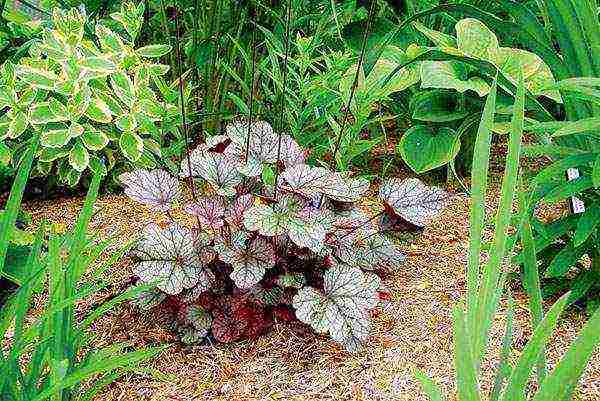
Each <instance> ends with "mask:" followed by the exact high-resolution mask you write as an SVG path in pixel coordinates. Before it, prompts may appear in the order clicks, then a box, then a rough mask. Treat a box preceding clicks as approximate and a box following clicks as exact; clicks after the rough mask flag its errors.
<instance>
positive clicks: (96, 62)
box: [81, 56, 117, 77]
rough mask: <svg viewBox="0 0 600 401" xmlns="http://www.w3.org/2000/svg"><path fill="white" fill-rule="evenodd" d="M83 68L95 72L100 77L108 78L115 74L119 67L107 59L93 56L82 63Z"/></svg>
mask: <svg viewBox="0 0 600 401" xmlns="http://www.w3.org/2000/svg"><path fill="white" fill-rule="evenodd" d="M81 67H83V68H86V69H88V70H91V71H93V72H94V73H96V74H99V75H98V77H100V76H106V75H109V74H111V73H113V72H114V71H115V70H116V69H117V66H116V65H115V63H113V62H112V61H111V60H109V59H108V58H107V57H99V56H91V57H86V58H84V59H83V60H82V61H81Z"/></svg>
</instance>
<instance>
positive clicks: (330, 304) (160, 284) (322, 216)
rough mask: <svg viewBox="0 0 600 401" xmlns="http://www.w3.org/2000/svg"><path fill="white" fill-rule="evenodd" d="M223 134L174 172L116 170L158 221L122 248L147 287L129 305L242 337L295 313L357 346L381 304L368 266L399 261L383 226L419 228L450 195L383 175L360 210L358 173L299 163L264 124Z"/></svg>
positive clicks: (187, 329)
mask: <svg viewBox="0 0 600 401" xmlns="http://www.w3.org/2000/svg"><path fill="white" fill-rule="evenodd" d="M225 132H226V134H225V135H220V136H213V137H210V138H209V139H208V140H207V142H206V143H205V144H202V145H200V146H199V147H198V148H196V149H195V150H193V151H192V152H190V154H189V155H188V157H184V159H183V161H182V163H181V172H180V177H174V176H171V175H170V174H169V173H167V172H166V171H163V170H137V171H133V172H131V173H125V174H122V175H121V176H120V181H121V182H122V184H123V186H124V187H125V193H126V194H127V195H128V196H130V197H131V198H132V199H134V200H136V201H138V202H141V203H144V204H146V205H148V206H150V207H151V208H152V209H154V210H155V211H158V212H163V213H164V214H165V216H166V217H167V219H166V220H167V221H168V222H169V223H168V224H155V223H154V222H152V223H150V224H149V225H147V227H146V228H145V230H144V233H143V235H142V238H141V239H140V240H139V243H138V244H137V246H136V247H135V249H134V250H133V255H134V257H135V259H136V264H135V265H134V267H133V271H134V274H135V275H136V276H137V277H138V278H139V280H140V281H141V282H144V283H153V284H155V285H156V288H155V289H154V290H152V291H149V292H147V293H145V294H144V296H143V297H142V298H140V299H139V305H140V306H142V307H143V308H144V309H148V308H163V309H161V310H163V311H164V310H168V311H170V312H172V313H173V316H174V317H175V320H174V321H175V322H176V324H175V327H176V328H177V330H178V331H179V333H180V334H181V335H182V338H183V340H184V341H189V342H195V341H200V340H202V339H203V338H205V337H206V336H209V335H212V336H213V337H214V338H215V339H216V340H218V341H222V342H230V341H234V340H238V339H243V338H252V337H254V336H256V335H258V334H260V333H262V332H264V331H265V330H266V329H267V328H268V327H269V326H270V324H271V323H272V321H273V320H274V318H282V319H291V318H293V316H294V313H293V312H294V311H295V316H296V317H297V319H299V320H301V321H302V322H304V323H306V324H309V325H310V326H311V327H312V328H313V329H314V330H315V331H317V332H319V333H328V334H329V335H330V336H331V337H332V338H333V339H335V340H336V341H338V342H340V343H342V344H343V345H344V346H345V347H346V348H347V349H349V350H355V349H357V348H358V346H359V345H360V343H361V342H362V341H364V340H365V339H366V337H367V336H368V334H369V322H370V314H371V312H372V311H373V309H374V308H376V307H377V306H378V304H379V302H380V296H381V293H380V292H381V291H382V286H381V281H380V278H379V276H378V273H381V272H383V271H386V270H388V271H389V270H395V269H398V268H400V266H401V265H402V263H403V261H404V259H405V257H404V255H403V254H402V252H400V250H399V249H398V247H397V245H396V244H395V243H394V242H393V241H392V240H391V239H390V238H388V237H387V236H386V234H385V233H384V231H385V230H389V229H393V228H394V227H396V226H397V223H399V222H403V223H404V226H407V225H410V226H412V227H424V226H425V225H426V224H428V223H429V222H430V220H431V219H432V218H433V217H434V216H435V215H436V214H437V213H438V212H439V211H440V210H441V209H442V208H443V206H444V204H445V202H446V200H447V198H448V196H449V195H448V194H447V193H446V192H444V191H443V190H441V189H439V188H434V187H428V186H426V185H425V184H423V183H422V182H421V181H419V180H417V179H414V178H412V179H406V180H400V179H390V180H387V181H386V182H384V183H383V185H382V186H381V189H380V191H379V197H380V200H381V204H382V206H381V207H380V209H381V210H380V211H375V210H367V209H366V208H365V206H364V205H362V203H363V202H361V199H362V198H363V196H364V195H365V193H366V192H367V191H368V189H369V183H368V181H366V180H364V179H361V178H352V177H350V176H348V175H346V174H342V173H339V172H333V171H331V170H329V169H327V168H325V167H312V166H310V165H308V164H306V160H305V153H304V152H303V150H302V149H301V148H300V147H299V146H298V144H297V143H296V142H295V141H294V139H292V138H291V137H290V136H289V135H285V134H276V133H275V132H274V131H273V129H272V128H271V126H270V125H269V124H267V123H265V122H253V123H248V122H244V121H240V122H236V123H232V124H230V125H228V126H227V127H226V131H225ZM266 171H270V172H271V174H265V172H266ZM269 177H270V178H269ZM180 180H183V181H185V182H187V183H188V186H189V185H193V187H191V188H189V189H193V191H191V193H192V194H193V196H191V197H192V198H193V201H190V202H184V201H182V198H183V196H182V194H183V193H184V192H185V191H183V190H182V187H181V185H180ZM172 209H180V210H178V211H175V210H172ZM182 212H183V213H182ZM161 220H163V219H161Z"/></svg>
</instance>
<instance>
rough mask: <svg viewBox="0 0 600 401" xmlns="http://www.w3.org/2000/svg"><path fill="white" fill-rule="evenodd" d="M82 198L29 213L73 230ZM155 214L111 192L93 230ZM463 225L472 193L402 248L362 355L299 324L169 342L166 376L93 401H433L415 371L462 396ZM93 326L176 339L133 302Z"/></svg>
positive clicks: (598, 363) (120, 280)
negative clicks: (456, 309) (456, 349)
mask: <svg viewBox="0 0 600 401" xmlns="http://www.w3.org/2000/svg"><path fill="white" fill-rule="evenodd" d="M497 198H498V194H497V193H492V194H491V196H490V202H494V200H495V199H497ZM81 204H82V200H81V199H65V200H58V201H52V202H38V203H29V204H28V205H26V209H27V210H28V211H29V212H31V213H32V214H33V217H34V220H35V221H40V220H41V219H48V220H51V221H53V222H66V223H67V226H69V225H71V224H72V222H73V220H74V218H75V217H76V216H77V213H78V211H79V209H80V207H81ZM553 213H560V212H556V211H555V212H553ZM149 217H150V214H149V213H148V212H147V211H146V210H145V209H143V208H140V207H139V206H138V205H137V204H134V203H133V202H131V201H129V200H127V199H126V198H124V197H122V196H107V197H104V198H101V199H100V200H99V201H98V203H97V214H96V216H95V217H94V220H93V227H94V228H97V229H99V230H101V232H103V233H104V234H105V235H112V234H117V233H118V234H120V235H119V237H118V238H120V239H122V240H127V239H130V238H132V236H135V235H136V234H137V233H138V232H139V230H140V229H141V227H142V226H143V224H144V222H145V221H147V220H148V218H149ZM467 222H468V202H467V198H466V197H464V196H456V197H455V198H454V200H453V202H452V204H451V205H450V206H449V207H448V208H447V209H446V210H445V212H444V213H443V215H442V216H440V218H439V219H437V220H436V221H435V222H434V223H433V224H432V225H431V226H430V227H428V228H427V229H426V230H425V232H424V233H423V235H421V236H420V237H419V238H418V239H417V240H416V241H415V242H413V243H411V244H406V245H405V246H404V250H405V252H406V253H407V255H408V260H407V263H406V265H405V267H404V268H403V269H402V270H400V271H398V272H396V273H395V274H394V275H393V276H392V277H391V278H389V279H388V280H387V282H386V284H387V286H388V287H389V289H390V290H391V292H392V300H391V302H390V304H389V305H388V306H387V308H386V310H385V311H384V313H382V314H381V315H380V316H379V317H378V318H377V319H376V321H375V323H374V327H373V332H372V338H371V340H370V341H369V342H368V346H367V348H366V349H365V350H364V351H362V352H361V353H358V354H348V353H346V352H345V351H343V349H341V348H340V347H339V346H338V345H337V344H336V343H334V342H333V341H331V340H329V339H327V338H326V337H321V336H316V335H315V334H313V333H312V332H311V331H310V330H308V329H306V328H305V327H304V326H302V325H301V324H293V325H290V324H278V325H276V326H275V328H274V330H273V331H272V332H271V333H270V334H269V335H267V336H265V337H263V338H260V339H259V340H258V341H254V342H241V343H237V344H232V345H216V346H211V345H207V346H194V347H183V346H180V345H173V346H172V347H171V348H169V349H168V350H167V351H165V352H164V354H163V355H162V357H161V358H159V359H157V360H155V361H154V362H152V363H151V364H150V367H151V368H155V369H158V370H160V371H161V372H162V374H161V375H156V374H148V375H145V376H142V375H131V376H128V377H125V378H123V379H121V380H120V381H119V382H118V383H116V384H114V385H112V386H111V387H110V388H109V389H107V391H105V393H104V394H102V395H101V396H100V397H98V398H97V400H102V401H116V400H126V401H129V400H132V401H133V400H152V401H175V400H177V401H187V400H340V401H341V400H398V401H401V400H407V401H408V400H410V401H416V400H425V399H426V398H425V396H424V395H423V393H422V392H421V390H420V388H419V386H418V384H417V382H416V380H415V379H414V378H413V376H412V373H411V372H412V370H413V369H415V368H418V369H421V370H422V371H424V372H425V373H427V374H428V375H429V376H431V377H433V378H435V379H436V381H438V383H440V385H441V386H442V388H443V389H444V391H445V393H446V394H449V395H451V397H450V399H455V395H454V384H453V383H454V370H453V364H452V328H451V326H452V325H451V314H452V307H453V306H454V305H456V303H457V302H458V301H459V300H460V299H461V298H462V297H463V296H464V292H465V271H464V266H465V261H466V250H467V244H468V239H467V238H468V223H467ZM130 276H131V273H130V266H129V265H128V261H127V260H125V261H123V262H121V263H120V264H119V265H118V266H116V268H115V269H113V270H112V271H111V272H110V275H108V276H107V277H106V279H107V280H109V281H110V282H111V284H112V285H111V287H110V288H109V289H108V290H107V292H105V293H103V294H99V295H98V296H97V299H90V300H87V301H86V304H85V305H81V307H82V312H84V311H85V310H86V309H87V307H89V305H91V304H93V303H96V302H101V301H102V299H104V298H107V297H109V296H111V295H112V294H114V293H117V292H119V291H122V289H123V288H125V287H126V285H127V282H128V280H129V278H130ZM515 289H516V290H517V293H516V294H515V297H516V304H517V310H516V322H515V326H516V327H515V329H516V332H515V347H516V348H517V349H518V350H522V348H523V346H524V344H525V342H526V340H527V339H528V338H529V337H530V335H531V328H530V325H529V324H528V314H527V313H528V312H527V300H526V298H525V297H524V295H523V294H522V293H520V292H519V290H518V287H517V286H516V285H515ZM504 318H505V315H504V314H503V313H500V314H499V315H498V317H497V320H496V324H495V325H494V327H493V336H494V341H493V342H494V350H497V349H498V346H499V344H500V339H501V332H502V330H503V321H504ZM584 323H585V315H584V314H583V313H581V312H579V311H577V310H570V311H569V312H567V313H566V315H565V316H564V317H563V318H562V320H561V322H560V325H559V329H558V332H557V334H556V335H555V338H553V340H552V341H551V345H550V348H549V350H548V353H549V360H550V363H551V364H554V363H556V361H557V360H558V358H559V356H560V355H562V354H563V353H564V351H565V350H566V347H567V346H568V344H569V343H570V342H571V341H572V340H573V339H574V338H575V336H576V333H577V332H578V331H579V329H580V328H581V327H582V325H583V324H584ZM94 331H95V334H96V335H97V336H98V338H97V341H96V343H97V344H98V345H107V344H110V343H113V342H115V341H123V340H128V341H131V342H132V343H133V344H134V346H142V345H154V344H159V343H164V342H172V343H174V344H175V341H174V339H173V338H172V336H171V334H170V333H169V332H168V331H167V330H166V329H165V327H164V325H162V323H161V322H160V320H159V319H157V318H156V316H144V315H140V314H139V313H138V312H137V311H136V310H134V309H133V308H131V307H129V306H124V307H121V308H119V309H118V310H117V311H116V312H115V313H114V314H113V315H111V316H108V317H105V318H104V319H103V320H101V321H100V322H98V324H96V326H95V327H94ZM599 351H600V350H596V353H595V354H594V355H593V357H592V360H591V361H590V363H589V365H588V367H587V369H586V371H585V373H584V375H583V378H582V380H581V383H580V385H579V386H578V388H577V391H576V396H575V399H576V400H584V401H597V400H600V352H599ZM515 356H516V355H515ZM494 364H495V359H494V358H493V357H491V358H490V361H489V362H487V364H486V366H484V367H483V371H484V372H486V371H487V372H489V371H491V369H489V368H491V367H492V366H494ZM488 381H489V378H488ZM483 386H485V387H487V386H488V383H487V382H486V383H483Z"/></svg>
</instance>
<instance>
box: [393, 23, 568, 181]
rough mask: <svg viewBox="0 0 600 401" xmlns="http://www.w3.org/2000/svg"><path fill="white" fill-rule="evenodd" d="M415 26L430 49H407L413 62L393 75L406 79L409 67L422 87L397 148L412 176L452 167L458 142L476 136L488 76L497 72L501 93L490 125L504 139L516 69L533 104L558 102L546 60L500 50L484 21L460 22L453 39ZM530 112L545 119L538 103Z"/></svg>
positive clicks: (520, 50)
mask: <svg viewBox="0 0 600 401" xmlns="http://www.w3.org/2000/svg"><path fill="white" fill-rule="evenodd" d="M413 25H414V27H415V28H416V29H417V30H418V31H419V32H421V33H422V34H423V35H424V36H425V37H426V38H427V40H428V41H430V42H432V43H433V45H434V46H418V45H416V44H413V45H410V46H409V47H408V48H407V50H406V56H407V57H408V58H410V59H413V60H414V62H413V63H410V64H409V63H406V66H405V67H404V68H401V69H399V70H397V71H395V74H393V75H391V76H392V77H394V79H398V78H400V77H402V76H409V73H410V70H409V69H410V68H416V69H417V70H418V71H417V76H416V79H415V80H414V82H420V89H421V90H420V91H419V92H416V93H415V95H414V96H413V97H412V99H411V102H410V107H409V108H410V112H411V115H412V119H413V120H415V121H414V124H413V125H412V127H411V128H410V129H408V130H407V131H406V132H405V133H404V135H403V136H402V139H401V140H400V143H399V144H398V147H397V150H398V152H399V153H400V155H401V156H402V158H403V159H404V161H405V162H406V163H407V164H408V165H409V166H410V167H411V168H412V169H413V170H414V171H415V172H417V173H423V172H426V171H429V170H432V169H434V168H438V167H441V166H444V165H446V164H447V163H449V162H451V161H452V160H453V159H454V158H455V157H456V156H457V154H458V152H459V151H460V149H461V141H462V142H463V143H464V142H465V141H466V140H470V138H469V137H472V136H474V133H475V130H476V128H477V122H478V120H479V118H480V116H481V111H482V109H483V100H482V98H483V97H484V96H486V95H487V94H488V93H489V91H490V84H489V82H490V80H491V78H493V76H491V77H490V75H495V73H496V72H497V73H498V75H499V76H500V77H501V78H502V79H500V80H499V86H500V87H501V88H502V89H503V91H502V92H500V93H498V102H497V104H496V113H498V114H500V115H502V116H504V117H505V118H504V120H499V121H496V122H495V123H494V126H493V130H494V131H495V132H497V133H501V134H505V133H506V132H507V129H508V121H507V120H508V118H507V117H508V116H510V112H511V106H512V96H513V95H514V87H515V85H516V83H517V72H518V67H519V65H521V66H522V67H523V74H524V84H525V88H526V90H527V91H528V93H529V94H530V97H531V98H532V99H535V98H537V97H546V98H549V99H552V100H554V101H556V102H561V101H562V100H561V96H560V94H559V92H558V91H557V90H555V89H549V87H551V86H552V85H554V84H555V79H554V76H553V74H552V71H551V70H550V68H549V66H548V65H547V64H546V63H545V62H544V60H542V59H541V58H540V57H539V56H537V55H536V54H535V53H532V52H529V51H526V50H522V49H518V48H511V47H505V46H501V44H500V42H499V40H498V38H497V36H496V34H495V33H494V32H492V31H491V30H490V29H489V28H488V27H487V26H486V25H485V24H484V23H483V22H481V21H479V20H477V19H474V18H464V19H461V20H459V21H458V22H457V23H456V25H455V30H456V36H452V35H448V34H445V33H443V32H439V31H434V30H431V29H429V28H427V27H426V26H424V25H422V24H420V23H418V22H413ZM528 107H529V108H530V110H531V111H532V112H533V111H539V112H540V113H542V114H543V115H544V116H545V117H548V114H547V112H545V111H544V110H543V108H541V106H540V105H539V104H538V103H534V102H531V104H528ZM536 107H538V108H539V110H538V109H536ZM540 110H541V111H540ZM463 146H464V145H463Z"/></svg>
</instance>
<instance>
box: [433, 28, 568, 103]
mask: <svg viewBox="0 0 600 401" xmlns="http://www.w3.org/2000/svg"><path fill="white" fill-rule="evenodd" d="M432 32H435V31H429V32H428V33H427V36H428V37H430V38H431V39H432V40H433V41H434V43H436V44H437V45H438V46H439V50H441V51H444V52H446V53H449V54H454V55H456V54H458V55H464V56H467V57H470V58H474V59H477V60H483V61H488V62H490V63H492V64H494V65H495V66H497V67H498V69H499V70H500V71H501V72H502V73H503V74H504V76H505V77H506V78H507V79H509V80H510V81H512V82H513V83H514V84H517V82H518V71H519V66H522V68H523V74H524V80H525V87H526V88H527V89H528V90H529V91H531V93H532V94H533V95H535V96H547V97H549V98H551V99H553V100H555V101H558V102H560V101H561V98H560V94H559V92H558V91H556V90H554V91H552V90H548V89H547V87H549V86H552V85H553V84H554V83H555V81H554V77H553V76H552V72H551V70H550V68H549V67H548V66H547V65H546V63H545V62H544V61H543V60H542V59H541V58H540V57H539V56H537V55H536V54H534V53H531V52H528V51H526V50H521V49H513V48H509V47H501V46H499V43H498V38H497V37H496V35H495V34H494V33H493V32H492V31H491V30H489V29H488V28H487V27H486V26H485V24H483V23H482V22H481V21H479V20H477V19H474V18H465V19H462V20H460V21H458V22H457V23H456V34H457V41H456V42H457V44H456V47H454V46H448V45H449V44H450V42H448V41H438V40H436V39H438V37H437V36H436V35H438V34H441V33H436V35H434V34H433V33H432ZM421 85H422V87H424V88H443V89H455V90H457V91H459V92H464V91H466V90H473V91H475V92H477V93H478V94H479V95H480V96H484V95H486V94H487V93H488V92H489V85H487V83H485V82H484V81H483V80H482V79H481V78H479V77H472V76H471V74H469V72H468V71H467V69H466V68H465V66H464V65H463V64H462V63H459V62H456V61H424V62H422V63H421Z"/></svg>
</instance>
